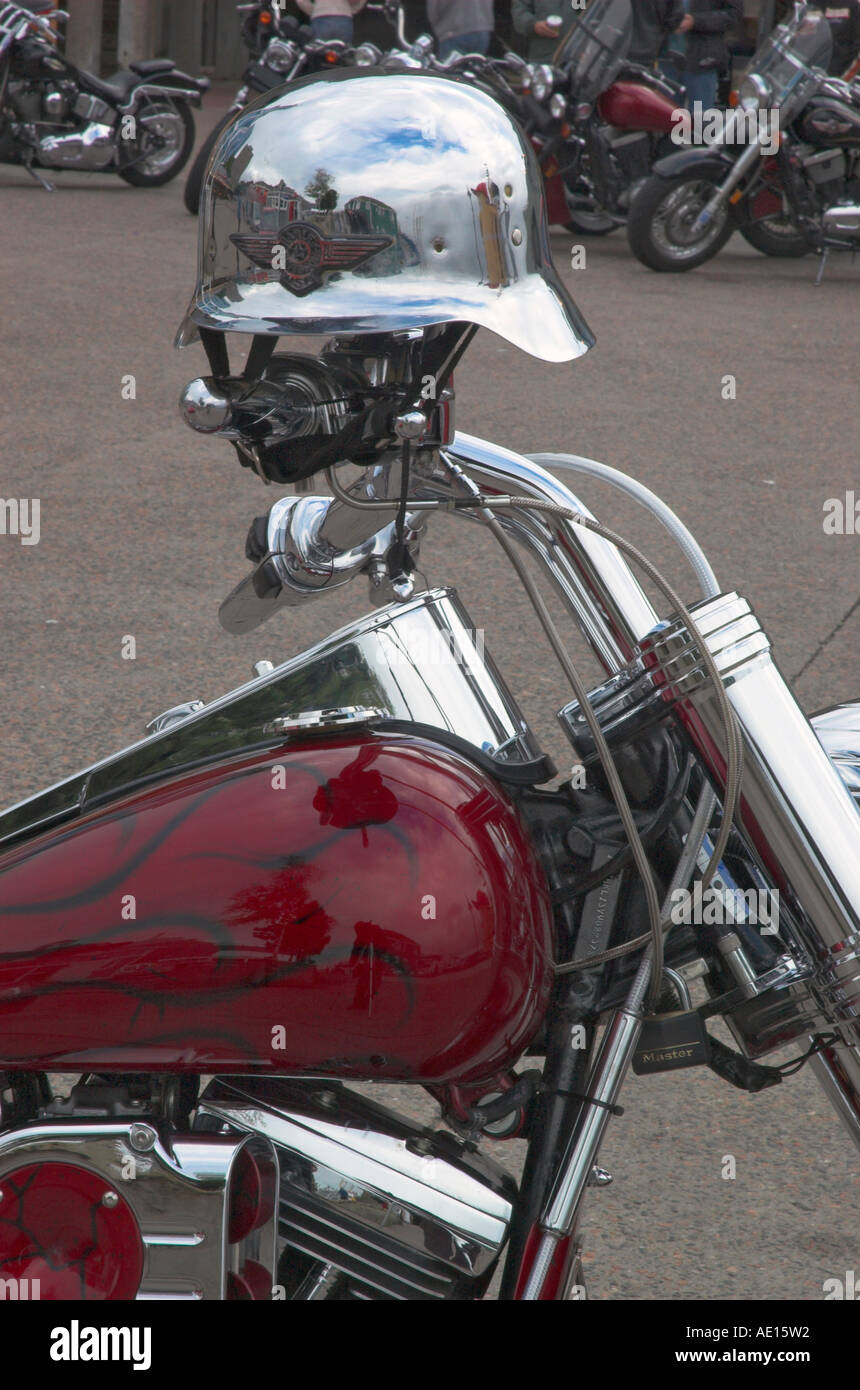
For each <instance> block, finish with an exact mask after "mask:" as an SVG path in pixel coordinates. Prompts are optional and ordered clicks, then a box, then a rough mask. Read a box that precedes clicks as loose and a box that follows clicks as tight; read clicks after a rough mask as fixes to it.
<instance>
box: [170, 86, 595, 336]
mask: <svg viewBox="0 0 860 1390" xmlns="http://www.w3.org/2000/svg"><path fill="white" fill-rule="evenodd" d="M198 260H199V272H198V274H199V278H198V282H197V288H196V290H195V292H194V295H193V298H192V300H191V303H190V305H189V308H188V312H187V314H186V317H185V320H184V322H183V324H182V327H181V328H180V330H179V334H178V337H177V343H178V345H180V346H182V345H183V344H184V343H187V342H190V341H192V340H193V339H194V338H195V337H196V336H197V333H196V330H197V329H198V328H211V329H215V330H220V331H223V330H233V331H238V332H242V333H265V334H291V333H292V334H355V333H390V332H394V331H397V330H403V329H409V328H419V327H424V326H427V325H429V324H438V323H451V322H459V321H463V322H468V323H475V324H479V325H480V326H481V327H483V328H488V329H491V330H492V332H494V333H498V334H499V335H500V337H502V338H506V339H507V340H508V341H509V342H511V343H514V344H515V345H516V346H517V347H520V348H523V349H524V350H525V351H526V352H530V353H532V354H533V355H534V356H535V357H540V358H543V359H544V360H545V361H548V362H564V361H568V360H569V359H570V358H573V357H578V356H580V355H581V354H582V353H584V352H586V351H587V350H588V348H589V347H591V346H592V344H593V342H594V339H593V337H592V334H591V332H590V330H589V328H588V325H587V324H586V323H585V321H584V319H583V318H582V316H581V314H580V313H579V311H578V309H577V308H576V305H575V304H574V302H573V300H572V299H571V297H570V295H569V294H568V292H567V290H566V289H565V287H564V285H563V284H562V283H561V280H560V279H559V277H558V275H557V274H556V272H555V270H554V268H553V266H552V261H551V257H550V250H549V238H548V235H547V226H546V215H545V210H544V197H543V185H542V180H541V174H540V170H539V169H538V166H537V161H536V160H535V158H534V155H533V153H532V150H531V148H530V146H529V143H528V141H527V139H526V138H525V136H524V135H523V134H522V133H521V132H520V131H519V129H518V128H517V126H516V125H515V123H514V122H513V121H512V119H511V118H510V117H509V116H508V114H507V113H506V112H505V111H504V110H503V108H502V107H501V106H499V105H498V103H497V102H495V101H493V99H492V98H491V97H489V96H487V95H485V94H484V93H483V92H481V91H478V90H476V89H475V88H474V87H471V86H468V85H467V84H465V83H463V82H459V81H456V80H452V79H450V78H443V77H436V76H433V75H428V74H424V73H396V74H393V73H380V72H378V71H376V70H372V71H368V70H364V71H361V72H355V71H343V70H340V71H336V72H331V73H327V74H325V76H318V77H317V76H315V77H311V78H306V79H303V80H301V81H299V82H296V83H291V84H290V86H289V87H287V88H285V89H284V91H283V92H282V93H281V94H280V95H279V96H276V97H275V98H274V100H271V99H270V100H268V101H264V100H263V99H261V100H260V101H257V102H255V103H254V104H253V105H252V106H250V107H248V108H246V110H245V111H244V112H242V113H241V114H240V115H239V116H237V117H236V119H235V120H234V121H233V122H232V123H231V124H230V125H229V126H228V127H227V129H226V130H225V132H224V133H223V135H222V136H221V138H220V140H219V141H218V144H217V145H216V147H215V150H214V151H213V155H212V158H211V160H210V163H209V167H208V170H207V174H206V178H205V183H204V189H203V198H202V204H201V210H200V243H199V253H198Z"/></svg>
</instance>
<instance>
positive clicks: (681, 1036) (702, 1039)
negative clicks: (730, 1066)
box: [633, 1009, 711, 1076]
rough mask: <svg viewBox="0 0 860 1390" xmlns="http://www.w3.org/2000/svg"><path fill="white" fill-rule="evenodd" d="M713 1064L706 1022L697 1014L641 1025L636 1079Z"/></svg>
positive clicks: (666, 1016)
mask: <svg viewBox="0 0 860 1390" xmlns="http://www.w3.org/2000/svg"><path fill="white" fill-rule="evenodd" d="M710 1060H711V1040H710V1038H709V1036H708V1032H707V1029H706V1028H705V1021H704V1019H703V1018H702V1017H701V1015H700V1014H699V1013H698V1012H697V1011H696V1010H695V1009H692V1010H690V1011H686V1010H683V1009H679V1010H677V1011H676V1012H675V1013H671V1014H655V1015H654V1017H653V1018H646V1019H645V1022H644V1023H643V1024H642V1031H641V1033H640V1034H639V1041H638V1042H637V1044H636V1051H635V1052H634V1054H633V1070H634V1072H635V1073H636V1075H637V1076H647V1075H648V1074H649V1072H655V1071H678V1070H680V1068H681V1067H698V1066H702V1065H704V1064H707V1063H708V1062H709V1061H710Z"/></svg>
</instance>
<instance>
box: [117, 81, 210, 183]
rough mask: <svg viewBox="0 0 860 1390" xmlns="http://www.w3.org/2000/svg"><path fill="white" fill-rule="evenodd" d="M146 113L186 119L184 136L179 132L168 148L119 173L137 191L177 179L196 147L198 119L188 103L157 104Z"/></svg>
mask: <svg viewBox="0 0 860 1390" xmlns="http://www.w3.org/2000/svg"><path fill="white" fill-rule="evenodd" d="M142 114H145V115H147V116H157V115H160V114H162V115H168V114H169V115H171V116H175V115H178V116H179V117H180V118H181V120H182V133H181V135H180V134H179V133H178V132H176V134H175V135H174V136H173V138H171V139H170V140H168V141H167V142H166V143H165V146H164V147H162V148H156V149H154V150H152V151H151V152H150V153H149V154H147V155H144V156H143V158H142V159H140V160H139V161H138V162H136V163H134V164H132V165H130V166H129V167H128V168H126V169H119V170H118V171H117V172H118V173H119V176H120V178H121V179H125V181H126V183H130V184H133V185H134V187H135V188H159V187H160V186H161V184H163V183H169V182H170V180H171V179H175V178H176V175H177V174H178V173H179V172H180V170H181V169H184V168H185V165H186V164H187V163H188V160H189V158H190V155H191V151H192V150H193V148H194V117H193V116H192V114H191V111H190V109H189V107H188V106H187V105H186V104H185V102H184V101H153V102H150V103H149V104H148V105H147V106H145V107H144V109H143V113H142Z"/></svg>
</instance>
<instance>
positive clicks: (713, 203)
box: [628, 4, 860, 283]
mask: <svg viewBox="0 0 860 1390" xmlns="http://www.w3.org/2000/svg"><path fill="white" fill-rule="evenodd" d="M831 46H832V39H831V33H830V27H829V25H828V23H827V21H826V19H825V18H824V17H823V15H822V14H821V13H820V12H818V11H814V10H811V9H810V8H809V6H808V5H805V4H797V5H795V7H794V12H793V14H792V17H791V19H790V20H789V21H788V22H787V23H786V24H784V25H780V26H779V27H778V28H777V29H775V30H774V32H773V33H772V34H771V35H770V37H769V38H768V39H767V40H766V41H765V42H764V44H763V45H762V46H761V48H760V49H759V50H758V52H757V53H756V55H755V57H754V58H753V59H752V63H751V67H750V71H749V72H748V74H747V76H746V77H745V78H744V80H743V82H742V83H741V85H740V87H739V89H738V105H737V107H736V109H735V112H734V114H733V116H732V117H731V118H730V119H729V122H728V124H727V127H726V131H725V137H724V141H723V143H722V144H721V145H718V144H713V145H711V146H710V147H708V148H705V149H699V150H681V151H679V152H678V153H676V154H674V155H671V156H670V157H669V158H668V159H665V160H662V161H661V162H660V163H658V164H657V165H655V168H654V172H653V174H652V176H651V178H650V179H649V180H648V182H647V183H646V184H644V185H643V187H642V188H641V189H640V190H639V192H638V194H637V196H636V198H635V201H634V204H633V208H632V210H631V215H630V220H629V222H628V237H629V241H630V248H631V250H632V251H633V254H634V255H635V256H636V257H637V258H638V259H639V260H640V261H641V262H642V264H643V265H646V266H648V267H649V268H650V269H651V270H657V271H682V270H692V269H694V268H695V267H696V266H700V265H704V264H705V262H706V261H709V260H711V259H712V257H714V256H715V255H716V254H717V253H718V252H719V251H720V250H721V248H722V247H723V246H724V245H725V244H726V242H727V241H728V239H729V237H730V236H731V235H732V233H733V232H734V231H735V230H737V231H740V233H741V235H742V236H743V237H744V238H745V239H746V240H747V241H748V242H749V243H750V245H752V246H754V247H755V248H756V250H758V251H762V252H764V253H765V254H767V255H770V256H783V257H793V256H805V255H807V254H808V253H809V252H811V251H816V252H818V253H819V254H820V256H821V263H820V267H819V271H818V278H817V281H816V283H820V281H821V277H822V275H823V273H824V268H825V265H826V262H827V258H828V256H829V254H830V252H831V251H833V250H844V251H855V250H856V249H857V247H858V246H860V158H858V156H860V87H858V86H857V85H856V84H852V83H849V82H846V81H843V80H841V79H839V78H836V77H828V75H827V66H828V63H829V60H830V51H831Z"/></svg>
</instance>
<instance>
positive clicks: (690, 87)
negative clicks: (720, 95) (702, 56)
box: [681, 68, 717, 111]
mask: <svg viewBox="0 0 860 1390" xmlns="http://www.w3.org/2000/svg"><path fill="white" fill-rule="evenodd" d="M681 81H682V82H683V84H684V86H685V87H686V88H687V105H688V106H689V108H690V110H692V109H693V103H694V102H696V101H698V102H700V103H701V107H702V110H703V111H711V110H712V109H713V108H714V106H716V104H717V70H716V68H703V69H700V70H699V71H698V72H685V73H684V74H683V76H682V78H681Z"/></svg>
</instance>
